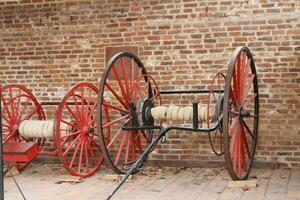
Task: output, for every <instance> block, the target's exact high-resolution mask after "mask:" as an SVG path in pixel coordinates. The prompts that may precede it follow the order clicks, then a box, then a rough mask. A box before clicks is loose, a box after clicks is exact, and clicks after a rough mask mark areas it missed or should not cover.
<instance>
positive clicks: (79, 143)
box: [69, 138, 82, 168]
mask: <svg viewBox="0 0 300 200" xmlns="http://www.w3.org/2000/svg"><path fill="white" fill-rule="evenodd" d="M81 143H82V138H81V139H80V141H79V142H78V144H77V146H76V149H75V151H74V153H73V155H72V159H71V162H70V163H69V167H70V168H72V166H73V164H74V161H75V158H76V155H77V153H78V150H79V147H80V146H81Z"/></svg>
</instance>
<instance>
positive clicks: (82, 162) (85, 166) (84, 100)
mask: <svg viewBox="0 0 300 200" xmlns="http://www.w3.org/2000/svg"><path fill="white" fill-rule="evenodd" d="M97 97H98V88H97V87H96V86H94V85H93V84H91V83H85V82H84V83H79V84H77V85H76V86H74V87H73V88H72V89H71V90H70V91H69V92H68V93H67V94H66V96H65V97H64V99H63V101H62V102H61V104H60V105H59V106H58V108H57V110H56V115H55V120H54V133H55V136H56V145H57V149H58V153H59V156H60V158H61V160H62V162H63V164H64V165H65V167H66V169H67V170H68V171H69V172H70V173H71V174H72V175H75V176H80V177H84V178H86V177H89V176H91V175H93V174H94V173H96V172H97V170H98V169H99V168H100V166H101V164H102V161H103V155H102V153H101V149H100V145H99V142H98V141H99V138H98V135H97V134H96V132H97V131H96V129H97V127H96V122H95V115H96V107H97Z"/></svg>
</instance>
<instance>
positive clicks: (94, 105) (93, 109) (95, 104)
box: [88, 101, 97, 120]
mask: <svg viewBox="0 0 300 200" xmlns="http://www.w3.org/2000/svg"><path fill="white" fill-rule="evenodd" d="M96 107H97V101H95V102H94V104H93V105H92V109H91V110H90V113H89V114H88V119H89V120H91V118H92V115H93V113H94V112H95V109H96Z"/></svg>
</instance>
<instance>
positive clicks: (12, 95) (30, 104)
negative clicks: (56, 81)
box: [0, 85, 46, 170]
mask: <svg viewBox="0 0 300 200" xmlns="http://www.w3.org/2000/svg"><path fill="white" fill-rule="evenodd" d="M0 95H1V104H2V112H1V117H2V142H3V144H4V145H5V144H7V143H27V142H35V143H37V144H38V147H39V149H41V148H42V144H43V139H41V138H39V139H36V138H24V137H22V136H21V135H20V133H19V125H20V123H21V122H22V121H24V120H30V119H33V120H45V119H46V115H45V112H44V110H43V108H42V106H41V104H40V103H39V102H38V100H37V99H36V98H35V96H34V95H33V94H32V92H31V91H30V90H29V89H27V88H26V87H24V86H22V85H7V86H4V87H2V88H1V94H0ZM28 164H29V163H16V166H17V168H18V169H19V170H22V169H23V168H25V167H26V166H27V165H28Z"/></svg>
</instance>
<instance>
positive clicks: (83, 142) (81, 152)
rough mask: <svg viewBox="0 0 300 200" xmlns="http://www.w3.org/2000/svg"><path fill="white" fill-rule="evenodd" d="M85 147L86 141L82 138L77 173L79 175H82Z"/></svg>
mask: <svg viewBox="0 0 300 200" xmlns="http://www.w3.org/2000/svg"><path fill="white" fill-rule="evenodd" d="M84 145H85V139H84V138H82V141H81V145H80V153H79V162H78V171H77V172H78V174H80V172H81V167H82V156H83V149H84V148H83V147H84Z"/></svg>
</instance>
